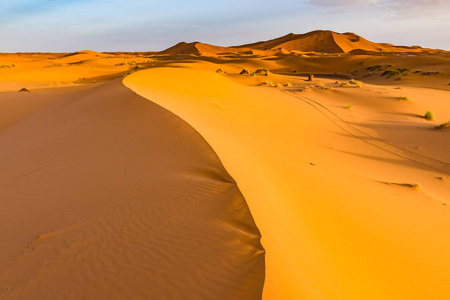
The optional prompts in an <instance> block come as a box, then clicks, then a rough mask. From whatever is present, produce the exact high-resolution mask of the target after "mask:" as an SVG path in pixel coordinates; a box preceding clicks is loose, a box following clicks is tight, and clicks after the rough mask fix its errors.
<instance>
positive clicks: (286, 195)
mask: <svg viewBox="0 0 450 300" xmlns="http://www.w3.org/2000/svg"><path fill="white" fill-rule="evenodd" d="M244 69H245V70H247V71H248V72H242V70H244ZM310 74H313V75H314V78H313V80H312V81H308V77H309V75H310ZM448 74H450V53H449V52H448V51H442V50H431V49H423V48H420V47H402V46H394V45H390V44H379V43H373V42H370V41H367V40H365V39H364V38H362V37H360V36H357V35H356V34H353V33H344V34H339V33H335V32H331V31H314V32H311V33H307V34H303V35H295V34H289V35H287V36H284V37H281V38H278V39H274V40H270V41H265V42H258V43H253V44H248V45H243V46H238V47H220V46H214V45H208V44H203V43H199V42H194V43H179V44H178V45H175V46H174V47H171V48H169V49H167V50H165V51H163V52H159V53H157V52H140V53H114V52H108V53H99V52H95V51H89V50H84V51H78V52H74V53H15V54H0V144H1V145H2V146H1V147H0V185H1V187H0V204H1V208H2V209H1V210H0V219H1V220H2V221H1V222H0V225H1V226H0V237H1V238H2V241H4V243H3V244H2V248H0V249H1V250H0V298H1V299H2V300H3V299H261V297H262V298H263V299H265V300H266V299H271V300H272V299H283V300H284V299H330V300H336V299H342V300H344V299H345V300H348V299H355V300H360V299H374V300H375V299H376V300H379V299H388V300H390V299H392V300H398V299H405V300H410V299H438V300H447V299H449V298H450V293H449V289H448V288H447V287H448V286H449V285H450V272H449V270H450V255H449V253H450V242H449V239H448V238H447V237H448V236H449V235H450V232H449V228H450V223H449V222H450V215H449V207H450V202H449V199H450V161H449V157H450V142H449V141H450V140H449V138H448V137H449V136H448V135H449V133H450V130H449V127H448V125H446V124H448V122H450V106H449V105H448V103H450V96H449V91H450V84H449V83H450V77H449V76H448ZM122 79H123V84H125V85H126V86H127V87H128V88H127V87H124V86H123V85H122V83H121V81H122ZM113 80H115V81H113ZM22 88H26V90H28V91H29V92H20V93H19V92H18V91H19V90H21V89H22ZM130 89H132V90H133V91H135V92H137V93H139V94H140V95H142V96H144V97H145V98H146V99H144V98H142V97H141V96H138V95H136V94H135V93H134V92H133V91H131V90H130ZM149 100H150V101H149ZM153 102H155V103H157V104H159V105H161V106H163V107H164V108H167V109H169V110H170V111H171V112H172V113H171V112H169V111H167V110H165V109H163V108H161V107H160V106H158V105H156V104H154V103H153ZM428 111H430V112H431V115H433V118H431V120H427V119H426V118H425V117H424V115H425V113H426V112H428ZM173 113H175V114H176V115H178V116H179V117H181V118H179V117H176V116H174V114H173ZM186 121H187V122H188V123H189V124H190V125H192V126H193V127H194V129H193V128H192V127H190V126H189V125H188V124H187V123H186ZM195 130H197V131H198V132H197V131H195ZM203 138H204V139H203ZM205 140H206V142H207V143H209V144H210V145H211V146H209V145H208V144H207V143H206V142H205ZM211 147H212V149H214V151H215V152H214V151H213V150H212V149H211ZM215 153H217V155H218V156H217V155H216V154H215ZM219 158H220V161H219ZM222 163H223V165H224V166H225V168H226V170H227V171H228V172H230V174H231V176H232V177H231V176H230V175H229V174H228V173H227V171H225V169H224V167H223V166H222ZM237 186H238V187H239V189H238V188H237ZM240 191H242V195H241V192H240ZM244 197H245V200H246V201H244ZM247 203H248V206H247ZM250 213H251V214H250ZM253 218H254V220H255V221H253ZM261 236H262V239H261V244H262V245H261V244H260V241H259V240H260V237H261ZM262 246H264V249H265V250H263V247H262ZM265 252H267V253H265ZM263 283H264V287H263Z"/></svg>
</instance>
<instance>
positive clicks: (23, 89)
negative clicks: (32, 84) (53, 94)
mask: <svg viewBox="0 0 450 300" xmlns="http://www.w3.org/2000/svg"><path fill="white" fill-rule="evenodd" d="M20 92H27V93H29V92H30V91H29V90H28V89H27V88H21V89H20V91H19V93H20Z"/></svg>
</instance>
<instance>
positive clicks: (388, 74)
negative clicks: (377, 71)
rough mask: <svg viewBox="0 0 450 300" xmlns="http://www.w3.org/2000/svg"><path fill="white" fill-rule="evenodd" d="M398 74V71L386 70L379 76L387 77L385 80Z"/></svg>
mask: <svg viewBox="0 0 450 300" xmlns="http://www.w3.org/2000/svg"><path fill="white" fill-rule="evenodd" d="M398 74H400V72H399V71H397V70H392V69H388V70H386V71H384V72H383V73H381V76H385V75H387V78H391V77H392V76H395V75H398Z"/></svg>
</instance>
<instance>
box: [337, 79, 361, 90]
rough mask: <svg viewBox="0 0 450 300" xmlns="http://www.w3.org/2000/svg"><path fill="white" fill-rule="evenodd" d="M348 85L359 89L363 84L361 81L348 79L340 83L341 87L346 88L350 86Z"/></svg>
mask: <svg viewBox="0 0 450 300" xmlns="http://www.w3.org/2000/svg"><path fill="white" fill-rule="evenodd" d="M350 85H354V86H356V87H358V88H360V87H362V85H363V83H362V82H361V81H359V80H355V79H350V80H348V81H345V82H343V83H341V86H342V87H346V86H350Z"/></svg>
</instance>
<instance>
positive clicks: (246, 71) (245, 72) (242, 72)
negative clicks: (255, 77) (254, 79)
mask: <svg viewBox="0 0 450 300" xmlns="http://www.w3.org/2000/svg"><path fill="white" fill-rule="evenodd" d="M239 75H250V72H249V71H248V70H247V69H242V71H241V73H239Z"/></svg>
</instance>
